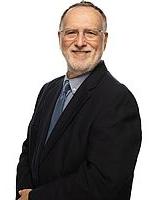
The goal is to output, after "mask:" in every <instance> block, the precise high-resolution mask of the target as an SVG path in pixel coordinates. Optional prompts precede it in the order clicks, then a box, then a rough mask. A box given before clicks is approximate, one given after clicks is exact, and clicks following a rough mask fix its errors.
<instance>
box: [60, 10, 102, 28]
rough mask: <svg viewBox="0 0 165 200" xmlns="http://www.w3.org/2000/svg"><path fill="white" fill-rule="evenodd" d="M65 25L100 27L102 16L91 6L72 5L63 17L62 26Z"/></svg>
mask: <svg viewBox="0 0 165 200" xmlns="http://www.w3.org/2000/svg"><path fill="white" fill-rule="evenodd" d="M67 27H73V28H74V27H75V28H78V27H85V28H102V27H103V17H102V15H101V14H100V13H99V12H98V11H97V10H96V9H94V8H92V7H83V6H79V7H74V8H72V9H70V10H69V11H68V12H67V13H66V15H65V16H64V18H63V21H62V28H67Z"/></svg>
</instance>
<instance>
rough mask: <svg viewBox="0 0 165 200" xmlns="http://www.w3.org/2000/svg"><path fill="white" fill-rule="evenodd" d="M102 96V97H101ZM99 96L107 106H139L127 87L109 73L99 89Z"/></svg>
mask: <svg viewBox="0 0 165 200" xmlns="http://www.w3.org/2000/svg"><path fill="white" fill-rule="evenodd" d="M100 94H101V95H100ZM98 95H100V96H101V99H103V100H104V103H105V104H109V105H112V104H113V105H114V104H122V105H123V104H127V103H128V104H132V105H135V106H137V102H136V99H135V97H134V95H133V94H132V92H131V91H130V90H129V89H128V87H127V86H126V85H124V84H123V83H121V82H120V81H118V80H117V79H116V78H115V77H114V76H112V75H111V73H110V72H109V71H107V72H106V73H105V75H104V78H103V80H102V82H101V83H100V85H99V87H98Z"/></svg>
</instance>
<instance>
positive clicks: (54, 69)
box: [0, 0, 165, 200]
mask: <svg viewBox="0 0 165 200" xmlns="http://www.w3.org/2000/svg"><path fill="white" fill-rule="evenodd" d="M76 2H77V1H71V0H70V1H69V0H60V1H56V0H28V1H27V0H14V1H13V0H1V1H0V161H1V162H0V196H1V197H0V199H4V200H11V199H14V197H15V175H16V165H17V162H18V158H19V154H20V152H21V146H22V142H23V141H24V139H25V138H26V131H27V126H28V123H29V121H30V118H31V116H32V113H33V109H34V105H35V101H36V97H37V95H38V92H39V90H40V88H41V86H42V85H43V84H44V83H45V82H47V81H50V80H52V79H53V78H55V77H58V76H60V75H63V74H64V73H65V72H66V64H65V61H64V59H63V57H62V54H61V52H60V50H59V46H58V38H57V31H58V23H59V20H60V16H61V14H62V12H63V11H64V10H65V9H66V8H67V7H68V6H69V5H70V4H72V3H76ZM93 3H95V4H96V5H98V6H100V7H101V8H102V9H103V10H104V12H105V14H106V15H107V18H108V31H109V36H110V37H109V41H108V46H107V49H106V51H105V54H104V60H105V62H106V64H107V67H108V69H109V71H110V72H111V73H112V74H113V75H114V76H115V77H116V78H117V79H118V80H119V81H120V82H122V83H124V84H125V85H126V86H127V87H128V88H129V89H130V90H131V91H132V92H133V94H134V95H135V97H136V99H137V101H138V104H139V107H140V114H141V118H142V130H143V142H142V147H141V151H140V154H139V157H138V162H137V165H136V170H135V178H134V183H133V189H132V198H131V199H132V200H164V199H165V193H164V187H165V162H164V159H165V155H164V154H165V137H164V134H165V130H164V124H165V119H164V113H165V106H164V103H165V95H164V93H165V89H164V85H165V80H164V75H165V73H164V67H165V55H164V54H165V21H164V19H165V6H164V0H136V1H135V0H93Z"/></svg>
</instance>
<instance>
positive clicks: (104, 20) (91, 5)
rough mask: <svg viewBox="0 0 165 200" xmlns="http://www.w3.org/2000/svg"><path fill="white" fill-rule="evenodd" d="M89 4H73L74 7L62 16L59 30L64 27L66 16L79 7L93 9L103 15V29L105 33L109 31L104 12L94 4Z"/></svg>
mask: <svg viewBox="0 0 165 200" xmlns="http://www.w3.org/2000/svg"><path fill="white" fill-rule="evenodd" d="M88 3H89V4H83V3H77V4H73V5H71V6H70V7H69V8H68V9H66V10H65V11H64V12H63V14H62V16H61V20H60V24H59V30H60V29H61V26H62V23H63V20H64V17H65V16H66V14H67V13H68V12H69V11H70V10H72V9H74V8H78V7H88V8H93V9H94V10H96V11H97V12H98V13H100V15H101V17H102V19H103V29H104V31H106V30H107V19H106V16H105V14H104V12H103V11H102V10H101V9H100V8H98V7H97V6H95V5H94V4H92V3H90V2H88Z"/></svg>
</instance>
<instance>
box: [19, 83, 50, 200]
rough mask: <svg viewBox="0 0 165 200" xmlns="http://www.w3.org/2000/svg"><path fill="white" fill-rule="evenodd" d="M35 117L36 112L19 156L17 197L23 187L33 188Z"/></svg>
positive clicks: (41, 92)
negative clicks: (31, 150)
mask: <svg viewBox="0 0 165 200" xmlns="http://www.w3.org/2000/svg"><path fill="white" fill-rule="evenodd" d="M45 87H46V84H45V86H43V87H42V89H41V91H40V93H39V95H38V98H37V101H36V105H35V109H34V113H35V110H36V108H37V107H38V106H39V104H40V102H41V99H42V96H43V93H44V90H45ZM33 118H34V114H33V116H32V119H31V121H30V123H29V126H28V133H27V138H26V140H25V141H24V143H23V145H22V152H21V155H20V157H19V162H18V165H17V174H16V199H18V198H19V196H20V195H19V194H18V191H19V190H21V189H28V188H33V183H32V176H31V170H30V164H29V154H30V153H29V137H30V135H31V132H33V131H34V130H33V128H32V126H31V124H32V121H33Z"/></svg>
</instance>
